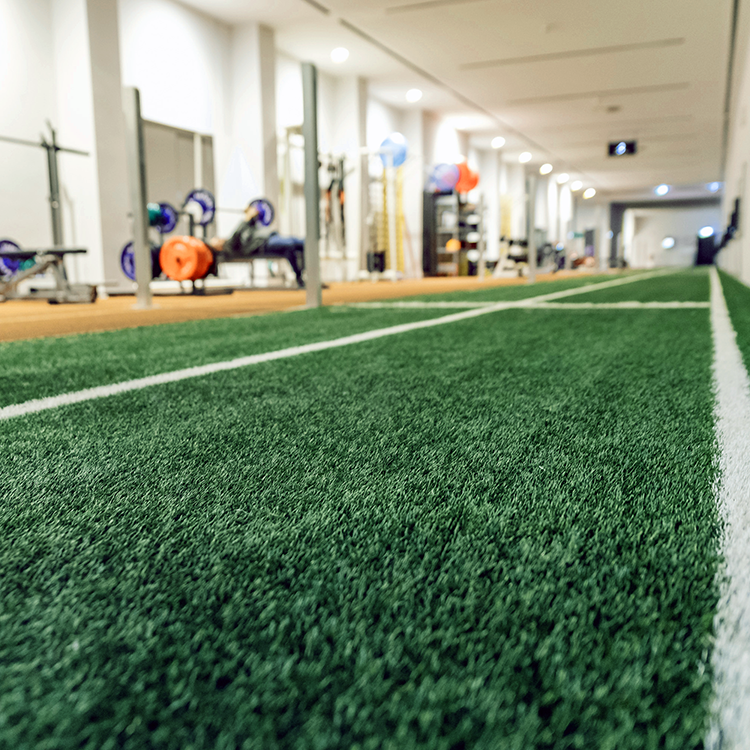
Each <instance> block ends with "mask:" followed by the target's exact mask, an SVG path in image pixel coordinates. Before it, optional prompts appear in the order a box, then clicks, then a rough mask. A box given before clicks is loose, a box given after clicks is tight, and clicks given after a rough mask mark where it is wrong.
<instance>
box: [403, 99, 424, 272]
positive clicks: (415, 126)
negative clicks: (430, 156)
mask: <svg viewBox="0 0 750 750" xmlns="http://www.w3.org/2000/svg"><path fill="white" fill-rule="evenodd" d="M402 132H403V134H404V137H405V138H406V140H407V142H408V144H409V153H408V158H407V160H406V163H405V164H404V221H405V222H406V226H405V227H404V260H405V263H406V266H405V268H406V274H407V276H408V277H411V278H418V279H419V278H422V275H423V273H422V222H423V219H424V206H423V201H424V182H425V170H426V168H427V165H426V163H425V156H424V152H425V143H424V132H425V123H424V112H422V110H408V111H406V112H405V113H404V117H403V127H402Z"/></svg>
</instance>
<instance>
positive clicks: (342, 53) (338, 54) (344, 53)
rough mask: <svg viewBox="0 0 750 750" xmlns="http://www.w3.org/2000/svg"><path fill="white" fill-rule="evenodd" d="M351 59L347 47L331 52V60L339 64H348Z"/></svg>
mask: <svg viewBox="0 0 750 750" xmlns="http://www.w3.org/2000/svg"><path fill="white" fill-rule="evenodd" d="M348 59H349V50H348V49H347V48H346V47H336V49H334V50H331V60H333V62H335V63H337V64H341V63H343V62H346V61H347V60H348Z"/></svg>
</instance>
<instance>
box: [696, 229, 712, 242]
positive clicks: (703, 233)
mask: <svg viewBox="0 0 750 750" xmlns="http://www.w3.org/2000/svg"><path fill="white" fill-rule="evenodd" d="M698 236H699V237H702V238H703V239H704V240H705V239H708V238H709V237H713V236H714V228H713V227H703V229H701V231H700V232H698Z"/></svg>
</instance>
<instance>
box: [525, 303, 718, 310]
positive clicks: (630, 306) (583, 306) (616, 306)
mask: <svg viewBox="0 0 750 750" xmlns="http://www.w3.org/2000/svg"><path fill="white" fill-rule="evenodd" d="M709 307H711V303H710V302H542V303H540V304H538V305H534V308H539V309H542V310H543V309H544V308H548V309H552V310H599V309H602V310H685V309H688V310H690V309H695V308H698V309H700V308H704V309H705V308H709Z"/></svg>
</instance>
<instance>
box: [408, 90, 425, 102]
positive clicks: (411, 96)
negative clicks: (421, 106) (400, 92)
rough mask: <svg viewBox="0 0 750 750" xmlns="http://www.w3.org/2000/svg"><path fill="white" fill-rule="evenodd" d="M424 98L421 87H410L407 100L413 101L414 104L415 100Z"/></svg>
mask: <svg viewBox="0 0 750 750" xmlns="http://www.w3.org/2000/svg"><path fill="white" fill-rule="evenodd" d="M421 98H422V92H421V91H420V90H419V89H409V90H408V91H407V92H406V101H407V102H411V103H412V104H414V102H418V101H419V100H420V99H421Z"/></svg>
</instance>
